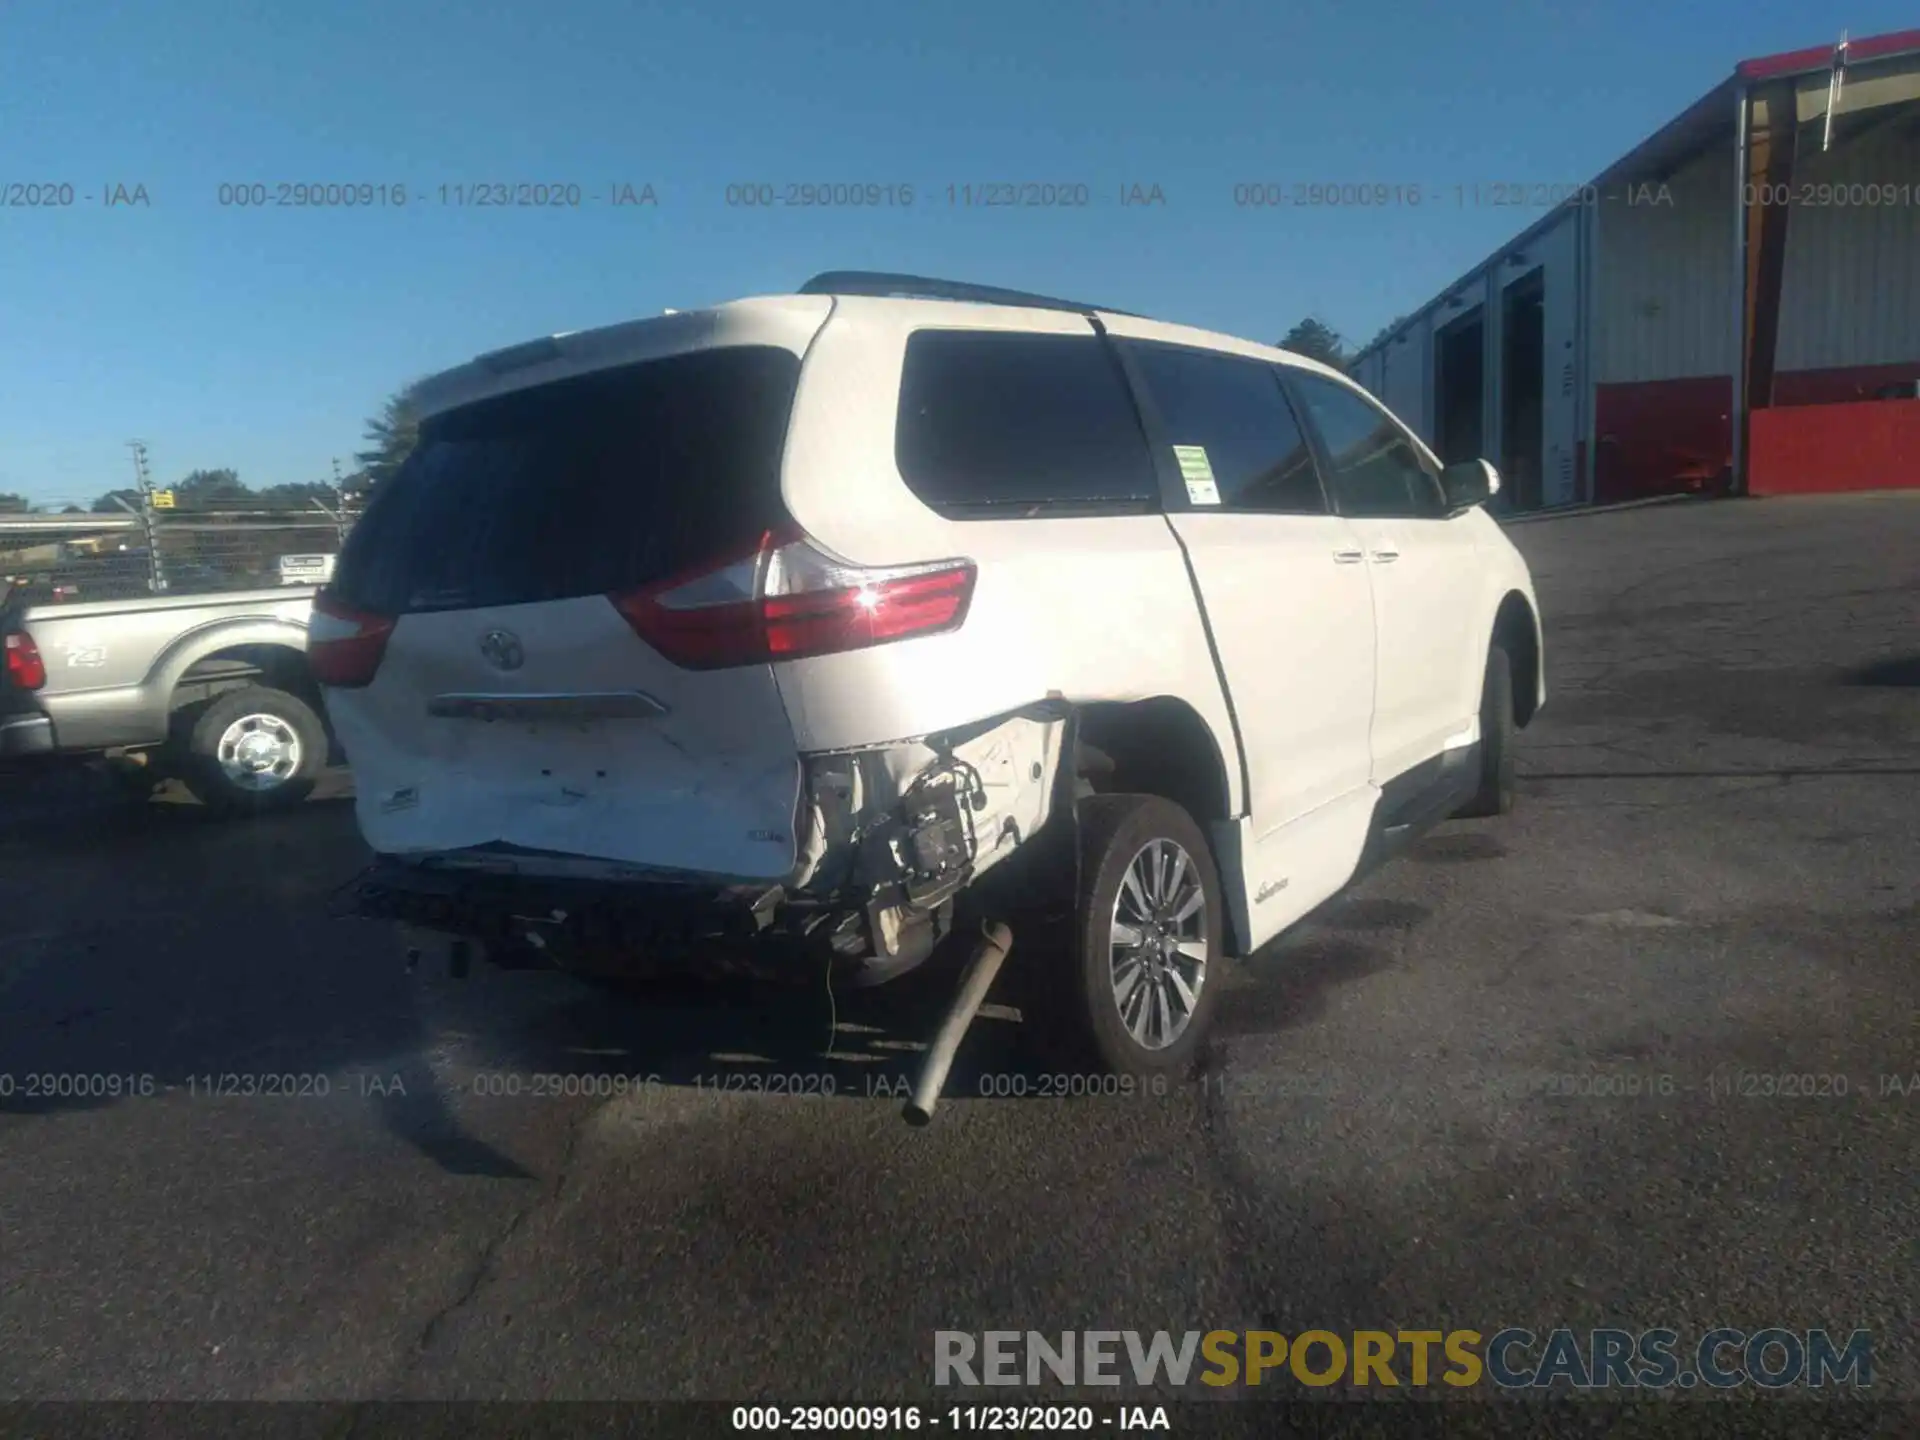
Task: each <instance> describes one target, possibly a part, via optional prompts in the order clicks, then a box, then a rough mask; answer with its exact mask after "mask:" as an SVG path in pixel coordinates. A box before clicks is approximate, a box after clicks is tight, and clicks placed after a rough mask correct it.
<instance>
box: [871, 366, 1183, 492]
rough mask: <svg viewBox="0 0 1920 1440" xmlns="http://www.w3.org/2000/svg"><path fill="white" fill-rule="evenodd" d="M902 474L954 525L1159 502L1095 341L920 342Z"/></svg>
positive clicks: (1119, 390)
mask: <svg viewBox="0 0 1920 1440" xmlns="http://www.w3.org/2000/svg"><path fill="white" fill-rule="evenodd" d="M895 458H896V459H897V461H898V462H899V466H900V474H901V475H902V476H903V477H904V478H905V480H906V482H907V485H908V487H909V488H911V489H912V491H913V493H914V494H915V495H917V496H919V497H920V499H921V500H922V501H923V502H924V503H926V504H927V505H929V506H931V507H932V508H933V509H935V510H938V511H940V512H942V513H945V514H950V515H955V516H967V515H972V516H976V517H978V516H983V515H987V514H994V515H1002V514H1007V513H1014V514H1018V513H1019V512H1020V510H1021V509H1023V508H1029V509H1031V508H1035V507H1042V508H1045V509H1046V510H1047V511H1049V512H1051V513H1059V511H1060V510H1061V509H1063V508H1064V509H1066V510H1072V509H1075V508H1080V507H1085V508H1091V509H1096V510H1097V509H1100V508H1103V507H1111V506H1112V505H1113V504H1114V503H1116V502H1118V503H1119V504H1121V505H1122V506H1124V507H1125V508H1128V509H1142V508H1146V507H1148V506H1150V505H1152V504H1154V503H1156V502H1157V499H1158V494H1159V491H1158V486H1157V484H1156V482H1155V480H1154V473H1153V461H1152V458H1151V456H1150V455H1149V454H1148V451H1147V442H1146V438H1145V436H1144V435H1142V433H1141V430H1140V421H1139V417H1138V416H1137V415H1136V414H1135V413H1134V408H1133V397H1132V396H1131V395H1130V394H1129V393H1128V391H1127V387H1126V380H1125V378H1124V377H1123V376H1122V375H1121V373H1120V367H1119V364H1118V362H1117V361H1116V360H1115V359H1114V357H1113V355H1112V354H1111V353H1110V352H1109V351H1108V349H1107V345H1106V342H1105V341H1103V340H1101V339H1100V338H1099V337H1098V336H1096V335H1091V334H1089V335H1023V334H1014V333H1006V332H997V331H978V330H921V331H918V332H916V333H915V334H914V335H913V336H912V337H911V338H910V339H909V340H908V341H907V355H906V366H905V370H904V372H903V373H902V375H901V377H900V415H899V436H898V439H897V441H896V442H895Z"/></svg>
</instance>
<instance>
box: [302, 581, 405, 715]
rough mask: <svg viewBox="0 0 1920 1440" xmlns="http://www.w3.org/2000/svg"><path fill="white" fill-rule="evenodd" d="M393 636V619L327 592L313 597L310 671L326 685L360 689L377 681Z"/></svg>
mask: <svg viewBox="0 0 1920 1440" xmlns="http://www.w3.org/2000/svg"><path fill="white" fill-rule="evenodd" d="M391 634H393V620H392V618H391V617H389V616H386V615H369V614H367V613H366V612H365V611H363V610H355V609H354V608H353V607H352V606H350V605H343V604H341V603H340V601H338V600H336V599H334V598H333V597H332V596H331V595H329V594H327V593H326V592H325V591H324V590H323V591H321V592H320V594H318V595H316V596H314V597H313V619H312V620H311V621H310V622H309V623H308V625H307V665H308V668H310V669H311V670H312V671H313V678H314V679H315V680H318V681H319V682H320V683H321V684H322V685H330V686H332V687H333V688H335V689H337V690H358V689H360V688H361V687H362V686H365V685H369V684H371V683H372V682H373V676H374V672H375V671H376V670H378V669H379V668H380V659H381V657H382V656H383V655H385V654H386V653H387V637H388V636H389V635H391Z"/></svg>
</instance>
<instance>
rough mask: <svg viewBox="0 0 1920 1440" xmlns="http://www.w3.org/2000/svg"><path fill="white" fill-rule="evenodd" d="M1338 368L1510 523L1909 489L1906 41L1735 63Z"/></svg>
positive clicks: (1910, 218)
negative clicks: (1481, 480)
mask: <svg viewBox="0 0 1920 1440" xmlns="http://www.w3.org/2000/svg"><path fill="white" fill-rule="evenodd" d="M1564 188H1566V189H1569V190H1571V189H1574V188H1575V187H1571V186H1569V187H1564ZM1550 198H1553V199H1559V197H1558V196H1553V197H1550ZM1352 373H1353V375H1354V377H1355V378H1356V379H1358V380H1359V381H1360V382H1361V383H1362V384H1363V385H1365V386H1366V387H1367V388H1368V389H1370V390H1372V391H1373V392H1374V393H1375V394H1376V395H1378V396H1379V397H1380V398H1381V399H1383V400H1384V401H1386V402H1387V404H1388V405H1390V406H1391V407H1392V408H1393V409H1394V410H1396V411H1397V412H1398V413H1399V414H1400V415H1401V416H1402V417H1403V418H1404V419H1406V420H1407V421H1408V423H1409V424H1411V425H1413V426H1414V427H1415V428H1416V429H1418V430H1419V431H1420V433H1421V434H1422V436H1423V437H1425V438H1426V440H1427V441H1428V442H1429V443H1430V444H1432V445H1433V446H1434V448H1435V449H1436V450H1437V451H1438V452H1439V453H1440V455H1441V457H1442V458H1443V459H1444V460H1448V461H1453V460H1461V459H1472V458H1474V457H1476V456H1481V455H1484V456H1486V457H1487V458H1489V459H1491V460H1493V461H1494V462H1495V463H1496V464H1497V465H1499V467H1500V469H1501V473H1502V475H1503V476H1504V477H1505V478H1506V480H1507V491H1508V494H1509V503H1510V505H1511V506H1512V508H1515V509H1534V508H1540V507H1551V506H1559V505H1573V504H1581V503H1589V502H1598V503H1608V502H1613V501H1618V500H1627V499H1633V498H1636V497H1640V496H1648V495H1658V494H1667V493H1675V492H1681V491H1686V490H1708V489H1720V488H1727V489H1732V490H1734V491H1736V492H1739V491H1745V492H1748V493H1753V494H1779V493H1783V492H1786V491H1795V490H1839V489H1862V488H1882V487H1894V486H1920V398H1916V397H1920V30H1907V31H1902V32H1900V33H1898V34H1893V35H1882V36H1876V37H1874V38H1872V39H1866V40H1855V41H1853V42H1851V43H1850V44H1849V43H1846V42H1844V41H1843V42H1842V44H1841V45H1840V46H1838V47H1831V48H1830V47H1825V46H1823V47H1821V48H1819V49H1817V50H1802V51H1796V52H1794V53H1792V54H1787V55H1774V56H1769V57H1767V58H1765V59H1759V60H1747V61H1743V62H1742V63H1741V64H1739V65H1738V66H1736V67H1735V69H1734V72H1733V74H1732V75H1731V76H1729V77H1728V78H1727V79H1726V80H1725V81H1724V82H1722V83H1721V84H1720V85H1718V86H1716V87H1715V88H1714V89H1713V90H1712V91H1711V92H1710V93H1708V94H1707V95H1705V96H1704V97H1702V98H1701V99H1700V100H1699V101H1698V102H1697V103H1696V104H1694V105H1693V106H1692V107H1690V108H1689V109H1688V110H1686V111H1685V112H1684V113H1683V114H1681V115H1680V116H1679V117H1678V118H1677V119H1675V120H1673V121H1672V122H1671V123H1670V124H1668V125H1667V126H1666V127H1665V128H1663V129H1661V130H1660V131H1659V132H1658V133H1656V134H1655V135H1653V136H1652V137H1651V138H1650V139H1648V140H1647V141H1646V142H1645V143H1643V144H1642V145H1640V146H1639V147H1638V148H1637V149H1635V150H1634V151H1633V152H1632V153H1630V154H1629V155H1627V156H1625V157H1624V158H1623V159H1621V160H1619V161H1618V162H1617V163H1615V164H1614V165H1613V166H1611V167H1610V168H1609V169H1608V170H1607V171H1606V172H1605V173H1604V174H1602V175H1600V176H1599V177H1597V178H1596V179H1595V180H1594V181H1593V182H1592V184H1590V185H1588V186H1585V187H1580V189H1579V192H1578V193H1577V194H1575V195H1573V196H1571V197H1570V198H1568V199H1566V200H1565V201H1564V202H1562V203H1560V204H1559V205H1558V207H1557V208H1556V209H1554V210H1553V211H1551V212H1550V213H1548V214H1547V215H1546V216H1545V217H1544V218H1543V219H1542V220H1541V221H1540V222H1539V223H1538V224H1536V225H1533V226H1532V227H1530V228H1529V229H1527V230H1526V231H1525V232H1524V233H1522V234H1521V235H1520V236H1518V237H1517V238H1516V239H1514V240H1513V241H1512V242H1511V243H1510V244H1508V245H1506V246H1504V247H1502V249H1501V250H1500V251H1499V252H1498V253H1497V254H1495V255H1493V256H1492V257H1490V258H1489V259H1488V260H1486V261H1485V262H1484V263H1483V264H1481V265H1480V266H1479V267H1477V268H1476V269H1474V270H1473V271H1471V272H1470V273H1468V274H1467V275H1465V276H1463V277H1462V278H1461V279H1460V280H1459V281H1457V282H1456V283H1454V284H1453V285H1451V286H1449V287H1448V288H1447V289H1446V290H1445V291H1444V292H1443V293H1442V294H1441V295H1439V296H1438V297H1436V298H1435V299H1433V300H1431V301H1429V302H1428V303H1427V304H1426V305H1424V306H1422V307H1421V308H1420V309H1419V310H1418V311H1417V312H1415V313H1414V314H1413V315H1411V316H1409V317H1407V318H1406V319H1405V320H1403V321H1400V322H1398V323H1397V324H1396V325H1395V327H1394V328H1393V329H1392V330H1391V331H1390V332H1389V333H1388V334H1387V335H1385V336H1384V337H1382V339H1381V340H1379V341H1378V342H1376V343H1375V344H1373V345H1371V346H1369V347H1368V348H1367V349H1366V350H1365V351H1363V352H1362V353H1361V354H1360V355H1359V356H1358V357H1357V358H1356V360H1355V361H1354V363H1353V367H1352Z"/></svg>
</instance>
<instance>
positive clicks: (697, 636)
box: [610, 530, 975, 670]
mask: <svg viewBox="0 0 1920 1440" xmlns="http://www.w3.org/2000/svg"><path fill="white" fill-rule="evenodd" d="M974 576H975V569H974V564H973V562H972V561H971V560H936V561H932V562H931V563H928V564H922V565H897V566H878V567H876V566H868V565H850V564H848V563H847V562H845V561H843V560H837V559H835V558H834V557H833V556H831V555H828V554H827V553H825V552H824V551H822V550H820V549H818V548H817V547H815V546H814V545H812V544H811V543H809V542H808V541H807V539H806V538H805V537H804V536H802V535H801V534H800V533H799V532H798V531H795V530H769V531H767V532H766V533H765V534H763V535H762V536H761V537H760V540H759V543H758V544H757V545H755V547H754V548H753V550H752V551H751V552H750V553H748V554H744V555H740V554H736V555H733V556H731V557H728V558H726V559H723V560H720V561H716V562H713V563H711V564H708V565H705V566H702V567H701V568H700V569H698V570H694V571H689V572H685V573H682V574H679V575H675V576H672V577H669V578H668V579H666V580H662V581H658V582H656V583H655V584H652V585H647V586H644V587H642V588H641V589H638V590H634V591H630V592H628V593H625V594H620V595H614V596H612V597H610V598H611V599H612V601H613V605H614V608H615V609H616V610H618V611H619V612H620V613H621V615H623V616H624V617H625V618H626V620H627V623H628V624H630V625H631V626H633V628H634V632H635V633H636V634H638V635H639V637H640V638H641V639H642V640H644V641H646V642H647V644H648V645H650V646H652V647H653V648H654V649H655V650H657V651H658V652H659V653H660V654H661V655H662V656H664V657H665V658H666V659H668V660H671V661H672V662H673V663H674V664H675V665H678V666H681V667H682V668H683V669H687V670H718V669H722V668H725V667H726V666H729V665H751V664H756V663H768V662H773V661H779V660H804V659H807V658H808V657H810V656H816V655H837V654H840V653H841V652H843V651H847V650H864V649H866V648H868V647H869V646H873V645H884V644H887V643H888V642H889V641H893V640H907V639H912V638H917V637H919V636H924V635H938V634H941V633H943V632H945V631H949V630H957V629H959V628H960V626H961V625H962V624H964V623H965V622H966V618H967V606H968V604H969V603H970V602H971V601H972V599H973V583H974Z"/></svg>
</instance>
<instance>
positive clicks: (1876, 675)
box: [1843, 655, 1920, 690]
mask: <svg viewBox="0 0 1920 1440" xmlns="http://www.w3.org/2000/svg"><path fill="white" fill-rule="evenodd" d="M1843 683H1845V684H1848V685H1864V686H1873V687H1882V686H1884V687H1887V688H1892V689H1905V690H1911V689H1914V688H1915V687H1920V655H1903V656H1900V657H1898V658H1897V659H1892V660H1881V661H1878V662H1876V663H1874V664H1872V665H1862V666H1860V667H1859V668H1858V669H1855V670H1849V671H1848V672H1847V674H1846V676H1845V678H1844V682H1843Z"/></svg>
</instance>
